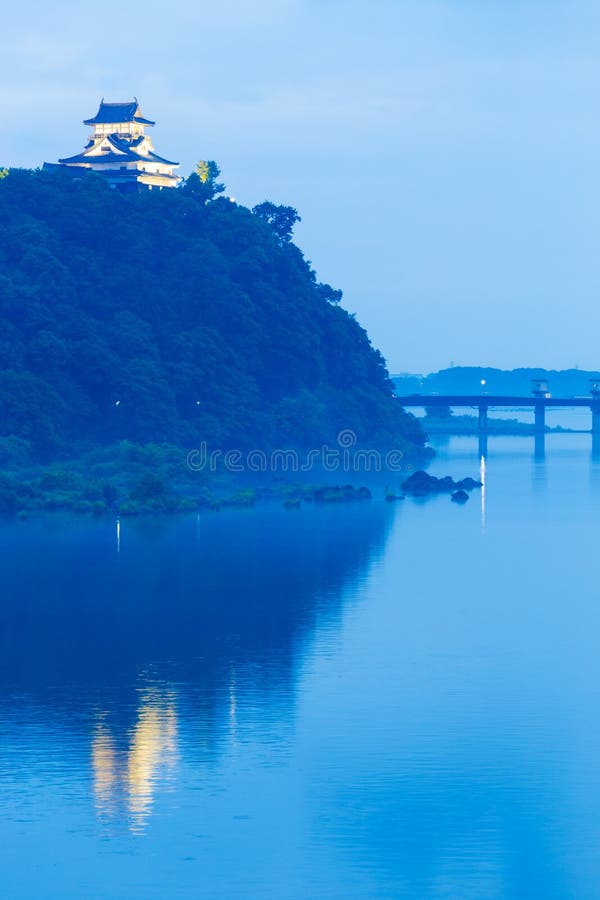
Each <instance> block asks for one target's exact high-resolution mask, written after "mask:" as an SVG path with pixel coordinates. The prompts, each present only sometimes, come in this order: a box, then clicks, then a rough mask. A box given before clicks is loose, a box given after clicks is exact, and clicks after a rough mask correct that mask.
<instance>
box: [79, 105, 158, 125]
mask: <svg viewBox="0 0 600 900" xmlns="http://www.w3.org/2000/svg"><path fill="white" fill-rule="evenodd" d="M118 122H120V123H125V122H137V123H138V125H154V124H155V123H154V122H152V121H151V120H150V119H144V117H143V116H142V114H141V112H140V105H139V103H138V102H137V100H131V101H129V102H127V103H105V102H104V100H102V101H101V103H100V106H99V108H98V112H97V113H96V115H95V116H94V118H93V119H85V120H84V123H83V124H84V125H101V124H106V125H110V124H112V123H115V124H116V123H118Z"/></svg>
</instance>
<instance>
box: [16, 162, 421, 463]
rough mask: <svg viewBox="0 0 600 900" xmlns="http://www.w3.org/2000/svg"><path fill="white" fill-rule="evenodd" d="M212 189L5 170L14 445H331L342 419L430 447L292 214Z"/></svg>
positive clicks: (52, 450)
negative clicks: (298, 234) (149, 188)
mask: <svg viewBox="0 0 600 900" xmlns="http://www.w3.org/2000/svg"><path fill="white" fill-rule="evenodd" d="M194 179H195V181H194ZM201 187H202V186H201V185H200V182H199V181H198V177H197V176H192V177H191V178H190V179H188V182H187V183H186V184H185V185H184V186H183V187H182V188H179V189H176V190H169V191H161V192H147V193H144V194H133V195H124V194H120V193H117V192H115V191H111V190H110V188H109V187H108V186H107V185H106V184H105V183H104V182H103V181H102V180H101V179H100V178H98V177H96V176H94V175H91V174H90V175H84V176H83V178H82V179H81V180H72V179H71V178H70V177H68V176H67V175H65V174H64V173H60V172H58V173H55V172H44V171H41V172H40V171H35V172H30V171H25V170H11V171H10V172H9V173H8V175H7V176H6V177H2V178H0V230H1V235H2V240H1V242H0V429H1V431H0V441H1V442H2V445H1V446H2V448H4V451H6V448H7V447H9V446H10V447H12V448H13V449H14V448H15V446H16V447H18V450H19V453H23V454H25V455H30V456H31V458H33V459H35V458H42V459H43V458H45V459H48V458H52V457H54V456H59V455H64V454H65V453H68V452H73V450H74V448H76V447H77V446H79V445H86V446H90V445H93V444H99V443H108V442H113V441H116V440H120V439H123V438H127V439H129V440H132V441H137V442H147V441H160V442H163V441H164V442H169V443H173V444H177V445H180V446H182V447H192V446H197V444H198V441H200V440H202V439H204V440H207V441H208V442H209V443H210V444H211V445H212V446H214V447H225V448H226V447H231V446H239V447H242V448H245V447H248V446H250V445H255V446H259V447H269V446H275V445H279V446H281V445H282V444H283V445H285V446H287V445H291V446H298V447H299V446H310V445H315V446H321V445H322V444H323V443H324V442H326V441H332V440H335V436H336V435H337V433H338V432H339V431H340V430H341V429H346V428H350V429H353V430H354V431H355V432H356V433H357V435H358V439H359V441H374V442H377V443H378V444H381V445H398V444H400V446H402V447H404V448H410V445H422V443H423V435H422V432H421V430H420V428H419V426H418V424H417V423H416V422H415V420H414V419H413V417H412V416H409V415H407V414H406V413H404V412H403V411H402V410H401V409H399V408H398V406H397V403H396V401H395V400H394V398H393V395H392V385H391V382H390V380H389V378H388V374H387V371H386V367H385V364H384V360H383V358H382V357H381V355H380V353H379V352H378V351H376V350H375V349H373V348H372V347H371V345H370V343H369V340H368V337H367V335H366V333H365V331H364V330H363V329H362V328H361V327H360V326H359V325H358V324H357V322H356V321H355V320H354V318H353V317H352V316H350V315H349V314H348V313H347V312H345V310H344V309H342V308H341V307H340V306H339V304H338V301H339V292H336V291H334V290H333V289H332V288H330V287H329V286H328V285H323V284H319V283H318V281H317V279H316V277H315V273H314V272H313V271H312V270H311V268H310V265H309V264H308V263H307V261H306V260H305V259H304V258H303V256H302V253H301V252H300V250H299V249H298V248H297V247H296V246H295V245H294V244H293V243H291V241H290V237H291V232H290V225H293V216H292V217H291V219H290V218H289V215H288V218H287V219H286V212H287V213H289V210H287V208H283V209H281V208H276V207H272V208H269V209H267V211H266V212H265V207H262V208H257V210H256V211H254V212H253V211H250V210H249V209H246V208H244V207H242V206H239V205H237V204H236V203H233V202H231V201H230V200H228V199H225V198H223V197H221V198H216V199H212V200H210V201H209V202H206V200H207V198H206V196H205V194H204V193H203V191H202V189H201ZM292 212H293V211H292ZM267 213H271V214H267ZM0 461H1V459H0Z"/></svg>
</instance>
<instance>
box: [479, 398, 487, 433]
mask: <svg viewBox="0 0 600 900" xmlns="http://www.w3.org/2000/svg"><path fill="white" fill-rule="evenodd" d="M487 430H488V405H487V403H480V404H479V434H487Z"/></svg>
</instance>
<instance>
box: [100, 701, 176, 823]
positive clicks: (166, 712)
mask: <svg viewBox="0 0 600 900" xmlns="http://www.w3.org/2000/svg"><path fill="white" fill-rule="evenodd" d="M177 758H178V752H177V711H176V708H175V701H174V696H173V695H172V693H163V692H161V691H159V690H149V691H146V692H144V693H143V694H142V695H141V698H140V706H139V709H138V712H137V718H136V721H135V723H134V725H133V727H132V728H131V731H130V733H129V741H128V743H127V745H126V746H125V747H123V746H119V744H118V741H117V738H116V736H115V734H114V733H113V731H112V730H111V728H110V725H109V724H108V720H107V717H106V715H104V714H101V715H100V716H99V718H98V722H97V723H96V726H95V728H94V733H93V738H92V770H93V779H94V797H95V805H96V811H97V812H98V814H99V815H100V816H101V817H103V818H104V817H106V818H113V817H116V816H118V817H120V816H121V815H122V814H123V811H124V810H125V811H126V814H127V819H128V821H129V827H130V828H131V830H132V831H140V830H142V829H143V827H144V825H145V824H146V822H147V819H148V816H149V815H150V812H151V810H152V805H153V803H154V796H155V791H156V788H157V786H158V785H159V783H163V782H164V781H168V780H169V778H170V776H171V775H172V773H173V772H174V769H175V767H176V764H177Z"/></svg>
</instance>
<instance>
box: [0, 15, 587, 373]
mask: <svg viewBox="0 0 600 900" xmlns="http://www.w3.org/2000/svg"><path fill="white" fill-rule="evenodd" d="M599 92H600V4H598V3H593V2H583V0H581V2H580V0H536V2H532V0H414V2H413V0H371V2H370V3H366V2H364V0H362V2H355V0H343V2H342V0H255V2H242V0H220V2H218V3H217V2H212V3H203V2H201V0H195V2H194V3H188V2H186V0H182V2H180V3H177V4H168V3H165V2H164V0H163V2H161V3H157V2H155V0H147V2H146V3H144V4H137V3H136V4H133V3H126V2H124V0H119V2H117V0H103V2H102V3H100V4H94V5H93V6H92V7H90V6H89V5H86V4H85V3H84V4H82V3H75V2H71V0H53V2H52V3H51V4H50V3H48V4H44V5H43V6H42V5H41V4H40V3H39V0H21V2H19V3H16V4H11V6H10V7H9V8H7V9H4V10H3V14H2V34H1V35H0V164H8V165H24V166H35V165H39V164H40V163H41V162H43V161H44V160H55V159H56V158H57V157H58V156H64V155H70V154H72V153H75V152H77V151H78V150H79V149H80V148H81V147H82V146H83V143H84V142H85V138H86V134H87V132H86V129H85V128H84V126H83V125H82V124H81V120H82V119H83V118H86V117H88V116H90V115H92V114H93V113H94V112H95V109H96V107H97V104H98V100H99V99H100V97H101V96H102V95H104V96H105V97H106V99H112V100H120V99H127V98H129V97H131V96H132V95H134V94H135V95H137V96H138V98H139V99H140V101H141V103H142V107H143V110H144V112H145V114H146V115H147V116H149V117H150V118H154V119H156V120H157V123H158V124H157V127H156V128H155V130H154V138H155V142H156V146H157V149H158V150H159V152H161V153H164V154H165V155H167V156H169V157H171V158H175V159H179V160H181V162H182V171H183V172H187V171H188V170H189V169H191V167H192V165H193V163H194V161H195V160H196V159H198V158H213V159H216V160H217V161H218V162H219V164H220V165H221V168H222V171H223V176H224V179H225V181H226V183H227V185H228V189H229V191H230V193H232V194H233V195H234V196H235V197H236V198H238V199H239V200H240V201H241V202H243V203H247V204H254V203H255V202H257V201H259V200H262V199H264V198H269V199H272V200H274V201H276V202H282V203H290V204H292V205H294V206H296V207H297V208H298V210H299V211H300V213H301V215H302V218H303V222H302V224H301V226H299V227H298V229H297V240H298V243H299V244H300V246H301V247H302V248H303V249H304V251H305V252H306V255H307V256H308V257H309V259H311V260H312V261H313V263H314V265H315V266H316V268H317V270H318V273H319V276H320V277H321V278H322V279H323V280H326V281H330V282H331V283H332V284H334V285H335V286H336V287H341V288H342V289H343V290H344V294H345V299H344V303H345V305H346V306H347V308H348V309H350V310H352V311H355V312H356V313H357V315H358V318H359V320H360V321H361V322H362V323H363V324H364V325H365V326H366V328H367V329H368V331H369V333H370V335H371V337H372V339H373V342H374V343H375V344H376V345H378V346H379V347H380V348H381V350H382V351H383V353H384V355H385V356H386V358H387V359H388V362H389V365H390V367H391V369H392V370H393V371H402V370H410V371H428V370H431V369H436V368H439V367H441V366H445V365H447V364H448V363H449V362H450V361H451V360H453V361H455V362H456V363H462V364H490V365H498V366H503V367H512V366H517V365H546V366H548V367H567V366H572V365H575V364H579V365H580V366H582V367H584V366H585V367H589V368H597V367H600V346H599V340H598V335H599V332H600V327H599V326H600V311H599V304H600V261H599V254H598V243H599V241H600V213H599V207H600V189H599V180H600V102H599Z"/></svg>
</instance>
